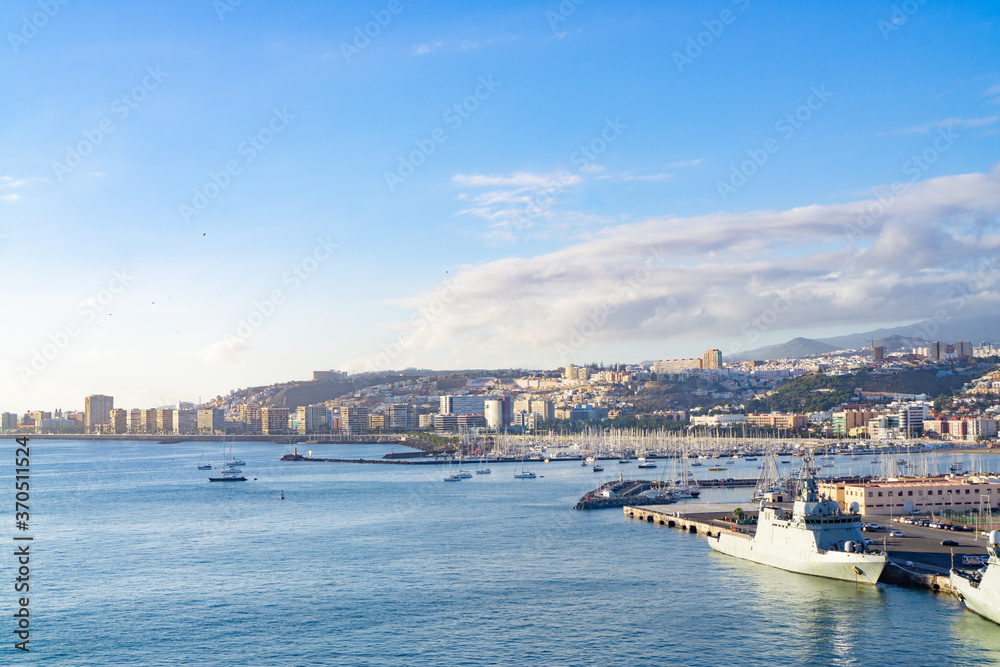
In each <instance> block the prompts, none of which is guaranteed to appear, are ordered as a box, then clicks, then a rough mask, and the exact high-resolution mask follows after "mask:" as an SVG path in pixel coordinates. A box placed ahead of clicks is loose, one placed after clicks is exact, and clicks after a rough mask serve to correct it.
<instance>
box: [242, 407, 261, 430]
mask: <svg viewBox="0 0 1000 667" xmlns="http://www.w3.org/2000/svg"><path fill="white" fill-rule="evenodd" d="M239 415H240V416H239V420H240V423H241V424H243V431H244V432H245V433H260V432H261V428H262V426H261V414H260V408H258V407H255V406H253V405H241V406H240V411H239Z"/></svg>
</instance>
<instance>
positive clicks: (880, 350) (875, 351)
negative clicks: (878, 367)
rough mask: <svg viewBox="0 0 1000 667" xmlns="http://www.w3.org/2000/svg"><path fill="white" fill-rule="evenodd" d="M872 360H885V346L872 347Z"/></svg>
mask: <svg viewBox="0 0 1000 667" xmlns="http://www.w3.org/2000/svg"><path fill="white" fill-rule="evenodd" d="M872 359H875V360H876V361H877V360H879V359H885V346H884V345H873V346H872Z"/></svg>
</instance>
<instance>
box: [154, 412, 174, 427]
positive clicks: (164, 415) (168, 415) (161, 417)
mask: <svg viewBox="0 0 1000 667" xmlns="http://www.w3.org/2000/svg"><path fill="white" fill-rule="evenodd" d="M173 431H174V409H173V408H157V409H156V432H157V433H173Z"/></svg>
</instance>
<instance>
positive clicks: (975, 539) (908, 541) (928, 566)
mask: <svg viewBox="0 0 1000 667" xmlns="http://www.w3.org/2000/svg"><path fill="white" fill-rule="evenodd" d="M746 504H747V503H698V504H689V505H686V506H678V505H647V506H644V507H635V506H626V507H624V508H623V512H624V516H625V517H626V518H629V519H635V520H638V521H644V522H646V523H652V524H656V525H659V526H666V527H668V528H677V529H680V530H683V531H684V532H687V533H692V534H696V535H701V536H704V537H715V536H718V535H719V534H720V533H722V532H723V531H730V532H734V533H741V534H744V535H748V536H752V535H753V534H754V533H755V532H756V530H757V527H756V525H755V524H744V525H737V524H735V523H734V522H733V510H735V509H736V508H737V507H743V512H744V516H745V517H755V516H756V514H757V512H756V511H755V510H750V511H748V510H747V509H746V507H745V505H746ZM790 507H791V505H789V508H790ZM871 521H872V522H875V523H879V524H881V525H882V526H884V527H885V528H886V529H887V530H884V531H877V532H865V533H864V534H865V536H866V537H870V538H871V539H872V542H873V546H875V547H876V548H879V549H881V550H883V551H885V552H886V555H887V556H888V559H889V564H888V566H887V567H886V569H885V571H884V572H883V573H882V578H881V579H880V581H881V582H883V583H888V584H895V585H899V586H909V587H916V588H926V589H929V590H934V591H950V590H951V582H950V581H949V577H948V572H949V570H950V569H951V567H952V563H954V565H955V566H957V567H962V556H965V555H976V556H984V555H986V538H985V537H983V536H977V533H967V532H958V531H949V530H942V529H939V528H925V527H922V526H907V525H900V524H887V523H886V522H885V519H884V518H883V517H872V518H871ZM892 530H899V531H902V532H903V533H905V535H906V536H905V537H890V536H889V531H892ZM944 540H954V541H955V542H958V546H955V547H949V546H943V545H942V544H941V542H942V541H944Z"/></svg>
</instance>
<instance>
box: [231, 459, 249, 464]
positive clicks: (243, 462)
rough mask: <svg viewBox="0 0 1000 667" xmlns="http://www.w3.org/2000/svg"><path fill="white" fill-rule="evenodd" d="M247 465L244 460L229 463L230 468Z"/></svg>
mask: <svg viewBox="0 0 1000 667" xmlns="http://www.w3.org/2000/svg"><path fill="white" fill-rule="evenodd" d="M246 464H247V462H246V461H244V460H243V459H234V460H232V461H230V462H229V465H230V466H245V465H246Z"/></svg>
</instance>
